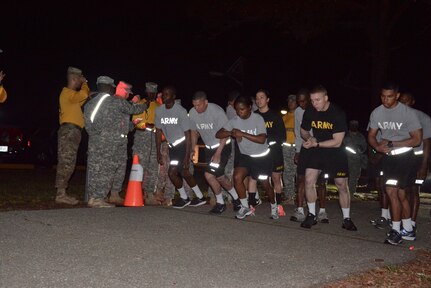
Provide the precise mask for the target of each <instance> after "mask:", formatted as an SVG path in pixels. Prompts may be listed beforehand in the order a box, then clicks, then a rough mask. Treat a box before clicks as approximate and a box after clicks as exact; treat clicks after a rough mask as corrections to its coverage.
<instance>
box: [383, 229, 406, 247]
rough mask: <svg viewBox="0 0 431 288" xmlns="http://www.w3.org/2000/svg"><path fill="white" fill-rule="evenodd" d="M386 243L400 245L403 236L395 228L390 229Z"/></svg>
mask: <svg viewBox="0 0 431 288" xmlns="http://www.w3.org/2000/svg"><path fill="white" fill-rule="evenodd" d="M385 243H387V244H391V245H399V244H401V243H403V238H402V237H401V234H400V233H398V232H397V231H395V230H394V229H391V231H389V236H388V237H387V238H386V240H385Z"/></svg>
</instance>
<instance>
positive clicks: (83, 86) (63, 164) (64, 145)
mask: <svg viewBox="0 0 431 288" xmlns="http://www.w3.org/2000/svg"><path fill="white" fill-rule="evenodd" d="M89 93H90V88H88V85H87V79H85V77H84V76H83V75H82V71H81V70H80V69H78V68H75V67H69V68H68V69H67V87H64V88H63V90H62V91H61V94H60V98H59V101H60V128H59V129H58V154H57V155H58V164H57V175H56V179H55V187H56V188H57V195H56V197H55V202H56V203H64V204H70V205H76V204H78V200H77V199H75V198H74V197H71V196H68V195H67V194H66V189H67V186H68V184H69V180H70V177H71V176H72V174H73V172H74V170H75V165H76V157H77V154H78V148H79V144H80V143H81V132H82V128H83V127H84V117H83V114H82V110H81V106H83V105H84V103H85V101H86V100H87V98H88V94H89Z"/></svg>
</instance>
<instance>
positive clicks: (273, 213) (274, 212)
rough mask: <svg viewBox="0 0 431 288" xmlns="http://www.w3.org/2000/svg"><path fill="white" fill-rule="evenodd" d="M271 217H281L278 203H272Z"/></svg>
mask: <svg viewBox="0 0 431 288" xmlns="http://www.w3.org/2000/svg"><path fill="white" fill-rule="evenodd" d="M270 218H271V219H274V220H277V219H278V218H279V216H278V205H274V206H273V205H272V204H271V217H270Z"/></svg>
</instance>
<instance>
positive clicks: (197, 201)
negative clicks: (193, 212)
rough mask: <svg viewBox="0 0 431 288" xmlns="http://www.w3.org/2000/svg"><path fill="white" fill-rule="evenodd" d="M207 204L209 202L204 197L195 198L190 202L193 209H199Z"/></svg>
mask: <svg viewBox="0 0 431 288" xmlns="http://www.w3.org/2000/svg"><path fill="white" fill-rule="evenodd" d="M205 204H207V200H206V199H205V198H204V197H202V198H195V199H193V200H192V201H191V202H190V206H192V207H198V206H202V205H205Z"/></svg>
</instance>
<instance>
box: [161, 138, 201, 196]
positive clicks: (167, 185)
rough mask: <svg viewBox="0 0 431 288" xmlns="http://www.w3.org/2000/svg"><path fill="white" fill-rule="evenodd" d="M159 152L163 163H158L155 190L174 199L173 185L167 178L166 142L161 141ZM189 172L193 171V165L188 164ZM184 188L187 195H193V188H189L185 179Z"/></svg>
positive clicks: (167, 151) (167, 150)
mask: <svg viewBox="0 0 431 288" xmlns="http://www.w3.org/2000/svg"><path fill="white" fill-rule="evenodd" d="M160 153H161V154H162V159H163V165H159V173H158V177H157V185H156V191H157V192H164V197H165V199H174V196H175V191H176V189H175V186H174V184H172V182H171V179H169V173H168V170H169V162H170V158H169V147H168V144H167V143H166V142H163V143H162V146H161V147H160ZM190 173H191V174H193V173H194V166H193V165H190ZM183 185H184V189H185V190H186V192H187V195H188V196H189V197H193V190H192V189H191V188H190V186H189V185H188V184H187V182H186V181H185V180H183Z"/></svg>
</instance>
